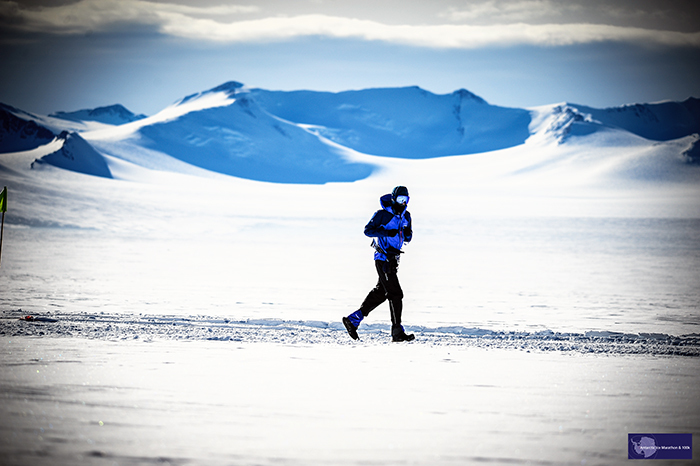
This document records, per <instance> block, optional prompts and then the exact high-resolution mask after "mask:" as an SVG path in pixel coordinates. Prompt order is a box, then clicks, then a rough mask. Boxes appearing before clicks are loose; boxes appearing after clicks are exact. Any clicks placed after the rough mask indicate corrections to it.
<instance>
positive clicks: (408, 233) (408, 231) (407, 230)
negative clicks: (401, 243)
mask: <svg viewBox="0 0 700 466" xmlns="http://www.w3.org/2000/svg"><path fill="white" fill-rule="evenodd" d="M403 236H404V238H406V237H408V236H411V229H410V228H408V227H403Z"/></svg>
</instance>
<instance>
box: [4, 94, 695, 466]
mask: <svg viewBox="0 0 700 466" xmlns="http://www.w3.org/2000/svg"><path fill="white" fill-rule="evenodd" d="M234 88H235V89H236V90H238V89H239V88H238V87H237V86H234ZM224 90H226V89H224ZM236 92H238V91H236ZM416 92H417V91H415V90H404V91H402V92H401V93H399V94H400V96H402V98H403V97H405V96H406V94H413V93H416ZM238 97H240V96H238ZM238 97H237V99H238V100H237V101H238V102H239V103H238V104H236V105H241V104H240V99H239V98H238ZM262 97H265V99H272V98H273V97H275V96H274V95H272V94H270V95H268V94H264V93H260V92H259V95H258V98H260V99H261V101H262ZM292 97H293V98H292ZM297 97H298V96H297V95H291V96H290V98H289V100H288V101H284V102H282V101H280V103H279V105H280V106H281V108H282V109H283V110H284V111H285V112H287V113H285V115H284V116H285V117H287V118H292V117H293V118H295V119H298V120H299V121H297V122H290V121H289V120H286V119H284V118H282V117H281V116H274V115H271V114H270V113H269V112H268V110H269V109H270V108H271V107H272V103H271V101H265V102H264V103H265V105H266V106H267V107H264V106H261V107H260V108H257V107H256V106H255V105H254V102H253V103H250V102H249V103H247V104H246V105H245V106H243V107H241V108H236V109H232V108H230V107H231V106H232V105H234V104H233V103H232V100H231V99H232V96H231V95H229V94H227V93H226V92H223V93H221V92H219V93H216V92H207V93H203V94H201V95H195V96H190V97H188V98H185V99H183V100H182V101H180V102H179V103H177V104H176V105H174V106H173V107H171V108H169V109H166V110H164V111H163V112H161V114H159V115H155V116H152V117H148V118H143V119H139V120H137V121H134V122H132V123H128V124H125V125H121V126H109V125H104V124H99V123H95V122H91V123H90V124H89V125H85V127H84V128H85V129H84V130H81V131H79V133H71V134H64V135H63V137H59V138H57V139H56V140H54V141H53V142H49V143H46V144H43V145H41V146H40V147H37V148H34V149H30V150H28V151H24V152H13V153H3V154H0V188H1V187H2V186H5V185H7V186H8V188H9V198H8V206H9V210H8V212H7V215H6V222H5V232H4V241H3V249H2V266H1V267H0V284H1V286H0V345H2V347H3V350H2V353H1V354H2V356H1V357H2V359H1V360H0V371H1V375H2V376H1V377H0V384H2V390H1V391H0V393H2V395H1V396H2V397H3V402H2V404H1V405H0V416H1V417H2V420H3V422H2V423H0V424H1V427H0V429H1V430H0V439H1V440H0V455H1V456H2V458H3V461H4V462H5V463H7V464H17V465H29V464H32V465H33V464H39V465H41V464H47V465H48V464H66V465H68V464H100V465H101V464H154V463H157V464H167V463H169V464H202V465H204V464H207V465H208V464H236V465H238V464H244V465H254V464H255V465H265V464H289V465H297V464H298V465H306V464H425V465H428V464H473V463H480V462H481V463H489V464H576V465H579V464H589V465H590V464H600V465H608V464H618V463H621V462H623V461H626V458H627V456H626V451H627V434H628V433H632V432H647V431H648V432H690V433H696V434H697V433H698V431H700V410H698V407H697V402H696V400H697V399H698V395H700V389H699V388H698V387H700V383H698V382H699V381H700V380H699V379H700V378H699V377H698V375H697V374H698V355H700V337H699V336H698V334H700V332H699V331H698V326H699V325H700V318H699V317H698V310H699V309H700V292H698V290H697V283H699V282H700V280H698V279H699V278H700V276H699V275H700V274H699V272H698V271H699V270H700V204H698V202H697V199H698V196H699V195H700V166H698V165H697V164H693V163H688V160H686V159H687V158H688V157H691V155H692V154H694V151H695V150H696V148H695V143H696V142H697V137H696V136H693V135H686V136H681V137H679V138H676V139H669V140H651V139H647V138H645V137H643V136H640V134H646V133H645V131H646V132H649V131H650V130H649V129H648V128H646V127H645V126H644V125H642V124H641V123H639V120H634V122H635V123H634V124H631V123H629V124H628V122H627V121H625V120H624V118H622V117H621V116H620V112H617V113H615V114H614V116H615V118H617V119H616V120H615V123H616V124H617V125H619V126H618V127H613V126H609V125H607V126H606V125H605V124H602V123H601V122H600V121H599V120H593V119H592V118H591V116H590V115H588V116H586V115H584V114H582V113H581V112H583V111H584V110H586V108H585V107H575V106H566V105H555V106H546V107H542V108H538V109H531V110H529V111H528V112H529V113H528V115H529V118H530V123H529V124H528V125H527V126H526V129H527V131H528V132H529V134H530V136H529V137H528V138H527V140H526V141H525V142H524V143H518V142H517V141H515V140H512V141H510V142H509V143H507V144H505V145H504V146H503V147H502V148H499V149H497V150H493V151H490V152H475V153H469V154H468V155H457V156H453V157H442V156H439V155H444V154H439V151H440V150H443V149H444V147H443V146H440V145H439V144H438V145H435V144H434V143H433V142H431V141H428V140H427V136H425V137H418V138H417V140H419V142H420V143H421V144H423V146H421V147H422V149H421V150H426V151H428V150H430V151H435V152H431V154H432V155H430V156H427V157H425V158H416V159H406V158H398V157H396V156H395V154H394V155H392V154H390V153H387V154H384V155H385V156H383V157H380V156H377V155H368V154H365V153H361V152H358V151H356V150H354V149H353V148H351V147H349V146H350V145H351V144H354V143H356V144H357V147H360V146H362V147H370V146H372V145H373V144H375V145H376V144H379V143H381V140H382V136H381V135H382V133H381V132H382V131H395V130H396V129H395V127H394V126H392V121H393V120H391V119H388V120H387V119H380V118H379V117H378V116H377V115H379V112H380V110H377V108H375V107H371V106H367V105H364V104H363V102H362V101H359V102H357V101H354V102H353V103H352V105H349V104H347V105H346V106H344V107H343V111H344V112H345V113H343V112H341V113H340V114H341V115H343V117H344V118H345V120H344V121H345V123H346V124H347V126H345V127H343V128H340V127H331V126H332V124H335V123H334V122H333V121H332V118H330V117H329V116H328V115H325V114H311V113H309V114H307V113H304V112H301V111H300V110H298V109H297V110H294V109H295V107H294V105H295V102H296V100H294V99H296V98H297ZM322 97H323V98H324V99H325V98H331V97H333V96H330V97H329V96H322ZM356 97H357V96H356V95H354V94H353V98H356ZM360 97H362V96H360ZM428 97H429V96H428ZM275 98H277V97H275ZM357 98H359V97H357ZM441 99H443V98H440V99H438V98H432V97H431V98H430V99H429V100H430V101H429V105H431V106H435V105H438V104H439V102H441V101H442V100H441ZM445 99H447V98H445ZM450 99H458V101H459V102H461V104H460V105H461V106H460V107H459V109H457V107H454V108H455V109H456V110H454V112H453V113H450V112H452V110H449V111H448V112H447V113H446V114H445V115H447V116H445V115H443V116H442V117H441V118H443V119H448V117H449V115H458V116H459V120H460V121H468V118H467V117H468V116H469V115H467V113H468V110H469V108H471V109H472V111H473V110H474V108H477V109H480V108H482V107H480V105H485V103H483V102H479V101H478V98H475V96H471V95H467V94H464V93H461V94H455V95H454V96H452V97H450ZM443 100H444V99H443ZM251 102H252V101H251ZM378 102H381V101H380V100H379V101H378ZM451 102H452V101H451V100H450V101H449V102H448V103H450V105H452V103H451ZM283 104H284V105H283ZM334 105H335V104H334ZM363 105H364V106H363ZM426 105H428V104H426ZM263 107H264V108H263ZM451 108H452V107H448V109H451ZM484 108H485V107H484ZM664 108H666V107H664ZM293 110H294V111H293ZM457 110H459V112H466V113H464V115H462V114H460V113H459V112H458V111H457ZM209 111H211V112H214V113H207V112H209ZM246 111H249V112H250V113H246ZM281 111H282V110H280V112H281ZM202 112H203V113H202ZM227 112H231V113H227ZM372 112H374V113H372ZM491 112H496V113H497V114H498V115H502V114H503V115H510V116H512V117H513V120H512V121H513V122H515V123H513V124H516V123H517V124H522V121H521V120H522V118H523V113H522V112H520V111H511V110H508V109H505V110H503V112H504V113H499V112H501V110H499V109H498V108H488V109H486V110H484V111H483V113H482V114H481V115H482V116H483V117H484V126H483V128H482V130H483V134H488V131H489V130H491V129H493V127H492V126H489V124H488V122H486V119H485V116H486V115H490V114H491ZM623 113H624V112H623ZM638 113H640V112H639V111H638ZM251 114H252V115H253V116H250V115H251ZM397 114H399V116H401V115H402V113H401V112H397ZM641 114H642V115H644V112H641ZM231 115H236V117H235V118H248V117H246V116H245V115H248V116H250V118H255V120H256V121H259V122H262V123H261V124H263V125H268V126H265V127H264V128H263V129H260V128H258V129H255V131H260V133H258V134H264V135H269V136H270V138H272V139H267V140H266V141H267V142H266V143H267V144H275V143H276V142H275V141H278V140H277V139H274V138H276V137H284V138H287V139H290V140H293V141H296V142H299V144H301V146H300V147H302V148H306V149H309V150H311V149H313V150H315V151H316V152H315V155H314V157H317V159H314V160H316V162H315V163H316V164H317V165H315V166H308V167H305V168H303V169H300V170H299V171H298V172H294V173H288V175H289V176H290V179H288V180H286V181H293V180H292V179H291V178H293V177H297V176H299V177H302V178H303V177H308V178H309V179H311V181H309V182H310V183H314V184H304V183H289V182H285V183H272V182H269V180H268V181H254V180H253V179H244V178H238V177H231V176H227V175H226V173H227V170H229V169H231V170H234V171H235V170H238V169H239V168H240V167H238V166H235V164H234V165H231V166H227V167H228V168H226V169H225V170H224V169H221V170H217V171H208V170H207V168H212V167H214V166H215V167H221V166H222V165H221V164H224V163H225V160H227V159H226V157H227V156H225V154H224V152H222V150H223V149H222V147H223V146H217V145H216V143H214V142H210V141H209V140H207V139H205V138H204V136H205V135H206V134H209V135H210V136H211V135H213V134H217V135H219V136H221V135H224V136H226V137H233V138H234V139H233V140H235V141H239V142H240V141H242V140H243V139H241V137H242V136H241V135H242V134H243V133H244V132H245V131H246V130H247V129H246V128H252V126H246V125H252V123H250V122H248V123H245V125H244V124H243V123H239V122H238V121H239V120H236V123H235V124H236V125H238V126H236V127H235V128H234V127H233V126H225V124H226V122H227V121H229V120H228V119H230V118H232V117H231ZM460 115H461V116H460ZM470 115H471V114H470ZM596 115H597V116H596V118H599V119H600V118H604V117H605V115H604V114H602V113H601V114H600V115H598V114H596ZM624 115H627V114H626V113H624V114H623V116H624ZM399 116H396V115H393V114H392V116H391V118H398V117H399ZM470 118H473V115H471V117H470ZM301 120H303V121H301ZM408 120H410V119H407V121H408ZM202 121H206V122H208V123H211V125H210V126H202V125H201V124H199V123H201V122H202ZM241 121H242V120H241ZM245 121H248V120H245ZM251 121H252V120H251ZM348 121H349V123H348ZM411 121H412V120H411ZM440 121H443V120H440ZM445 121H447V120H445ZM42 122H43V123H44V124H46V125H47V127H51V128H52V129H55V128H56V125H59V126H60V125H61V124H63V123H60V122H58V119H56V118H53V119H49V118H47V119H44V120H42ZM198 122H199V123H198ZM213 122H216V125H219V126H216V127H215V126H214V123H213ZM321 123H323V124H321ZM66 124H70V125H73V126H71V128H73V129H69V130H70V131H75V129H76V128H79V127H80V125H81V123H80V122H75V121H71V122H69V123H66ZM421 124H423V123H421V122H420V121H418V122H417V123H415V127H414V128H413V129H414V131H416V132H419V131H425V133H421V134H429V133H430V131H432V129H431V128H432V126H430V125H427V126H426V127H421V126H420V125H421ZM436 124H437V123H436ZM52 125H53V126H52ZM625 125H627V127H629V128H631V129H629V130H623V129H621V128H623V127H624V126H625ZM144 128H148V129H147V130H145V129H144ZM164 128H170V129H169V130H168V131H164ZM364 128H370V130H367V131H365V129H364ZM421 128H422V129H421ZM426 128H427V129H426ZM472 129H473V128H472ZM234 130H235V132H237V133H236V134H234ZM632 130H634V131H636V133H635V132H631V131H632ZM188 131H190V133H187V132H188ZM251 131H252V130H251ZM377 131H379V133H377ZM465 131H469V129H467V130H465ZM499 131H504V130H499ZM667 132H669V133H670V132H672V131H671V130H669V131H667ZM274 134H277V135H278V136H274V137H273V136H272V135H274ZM174 135H175V136H177V135H179V136H182V139H180V140H176V139H174ZM279 135H282V136H279ZM212 137H213V136H212ZM492 137H493V136H492ZM146 140H147V141H146ZM153 141H160V145H159V146H154V145H153ZM183 141H187V144H185V142H183ZM212 141H213V139H212ZM230 141H232V140H229V142H230ZM249 142H250V141H249ZM491 143H493V144H495V143H494V142H493V141H491ZM241 144H242V145H241V147H247V148H248V149H246V150H255V149H256V146H255V145H254V144H252V143H251V144H250V145H248V146H246V144H247V143H241ZM454 144H455V147H457V146H459V144H462V143H461V142H459V141H455V142H454ZM484 144H487V142H484ZM192 147H198V148H199V150H200V151H201V152H202V153H203V154H207V153H208V152H207V150H208V149H211V150H212V154H213V155H212V157H213V158H214V159H215V160H214V162H211V163H210V162H202V163H200V164H199V165H197V164H192V163H189V162H191V160H190V159H189V157H191V154H192V152H190V151H191V150H193V149H192ZM460 147H467V146H460ZM469 147H472V146H469ZM387 150H388V149H387ZM465 150H466V149H465ZM302 154H303V151H301V152H300V153H299V154H297V155H299V156H300V157H301V155H302ZM436 154H437V155H436ZM688 154H691V155H688ZM239 155H240V154H239ZM217 157H218V158H217ZM684 157H686V159H684ZM292 159H293V158H292ZM37 160H42V163H40V162H37ZM232 160H234V161H236V160H238V159H235V158H234V159H232ZM324 160H325V161H327V162H328V165H324V163H325V162H323V161H324ZM266 163H267V162H266ZM287 163H288V164H294V163H296V162H294V160H291V161H290V160H286V161H285V162H284V163H283V164H281V165H280V167H282V168H281V169H280V170H278V171H276V172H275V175H274V176H276V177H284V176H286V175H285V174H286V173H287V172H285V170H287V168H284V167H285V165H284V164H287ZM212 164H213V165H212ZM319 164H320V165H319ZM57 166H59V167H63V168H70V169H72V170H74V171H68V170H64V169H61V168H57ZM290 166H291V165H290ZM231 167H233V168H231ZM343 167H346V168H347V167H351V168H352V170H355V171H352V170H351V171H350V172H346V171H344V168H343ZM367 167H369V168H367ZM325 168H327V170H326V171H324V169H325ZM366 168H367V170H368V171H367V172H364V171H363V170H365V169H366ZM87 173H90V174H87ZM362 173H365V175H367V174H369V176H366V177H363V176H360V175H362ZM94 175H99V176H94ZM346 175H347V176H349V177H350V178H351V179H353V180H355V181H352V182H328V181H333V180H336V181H339V179H342V178H343V177H344V176H346ZM265 176H267V175H265V174H262V175H260V176H259V178H265ZM324 176H325V177H327V178H328V179H324ZM319 180H320V181H319ZM324 181H325V182H324ZM399 184H402V185H406V186H408V188H409V190H410V194H411V201H410V204H409V210H410V211H411V214H412V216H413V218H414V240H413V241H412V243H411V244H409V245H407V247H406V248H405V250H406V254H404V256H403V257H402V261H401V268H400V278H401V283H402V286H403V288H404V292H405V295H406V298H405V307H404V309H405V310H404V323H405V325H406V327H407V330H409V331H411V332H413V333H415V334H416V336H417V339H416V341H415V342H411V343H402V344H392V343H390V342H389V331H388V330H389V329H388V327H389V325H388V324H389V315H388V314H389V313H388V310H387V308H386V307H380V308H378V309H377V310H376V311H374V313H373V314H371V315H370V317H369V318H368V319H366V320H365V321H364V322H363V324H362V325H361V327H360V335H361V338H362V339H361V341H360V342H354V341H351V340H350V339H349V337H348V336H347V334H346V333H345V331H344V330H343V329H342V325H341V324H340V317H342V316H344V315H347V314H349V313H350V312H353V311H354V310H355V309H357V307H358V306H359V304H360V303H361V301H362V299H363V298H364V296H365V294H366V293H367V291H369V289H370V288H371V287H372V286H374V284H375V282H376V276H375V272H374V268H373V263H372V253H373V251H372V249H371V248H370V247H369V243H370V240H369V238H366V237H364V235H363V234H362V229H363V227H364V225H365V223H366V222H367V221H368V220H369V218H370V216H371V215H372V213H373V212H374V211H375V210H376V209H378V208H379V196H380V195H382V194H384V193H386V192H389V191H390V190H391V189H392V188H393V187H394V186H396V185H399ZM26 315H33V316H38V317H42V318H46V319H49V320H51V321H46V322H41V321H39V322H32V321H21V320H19V319H18V318H19V317H21V316H26ZM696 437H697V435H696Z"/></svg>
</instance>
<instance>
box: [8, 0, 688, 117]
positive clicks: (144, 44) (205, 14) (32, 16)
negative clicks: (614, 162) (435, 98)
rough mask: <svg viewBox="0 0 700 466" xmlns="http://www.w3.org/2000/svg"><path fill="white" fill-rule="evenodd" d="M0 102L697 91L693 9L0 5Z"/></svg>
mask: <svg viewBox="0 0 700 466" xmlns="http://www.w3.org/2000/svg"><path fill="white" fill-rule="evenodd" d="M0 53H1V56H2V58H1V61H0V63H1V66H2V70H1V71H2V72H1V73H0V76H1V77H0V80H1V88H0V102H3V103H6V104H9V105H13V106H15V107H19V108H21V109H24V110H28V111H31V112H37V113H43V114H47V113H51V112H55V111H59V110H64V111H70V110H77V109H80V108H93V107H97V106H103V105H110V104H114V103H121V104H123V105H125V106H126V107H127V108H129V109H130V110H132V111H134V112H136V113H146V114H153V113H155V112H157V111H159V110H161V109H162V108H164V107H166V106H167V105H169V104H171V103H173V102H174V101H176V100H178V99H179V98H181V97H184V96H185V95H188V94H192V93H195V92H200V91H203V90H206V89H209V88H212V87H215V86H217V85H219V84H221V83H223V82H226V81H230V80H235V81H239V82H242V83H244V84H246V85H248V86H251V87H261V88H265V89H272V90H296V89H311V90H324V91H342V90H348V89H363V88H368V87H396V86H410V85H417V86H420V87H422V88H424V89H427V90H429V91H432V92H435V93H440V94H443V93H449V92H452V91H454V90H457V89H460V88H465V89H468V90H469V91H471V92H473V93H475V94H477V95H479V96H481V97H483V98H484V99H486V100H487V101H489V102H490V103H493V104H497V105H504V106H514V107H532V106H537V105H545V104H552V103H558V102H563V101H567V102H574V103H580V104H586V105H591V106H594V107H609V106H616V105H621V104H625V103H636V102H654V101H660V100H684V99H686V98H688V97H690V96H695V97H700V2H698V1H697V0H663V1H652V0H621V1H620V0H618V1H615V0H612V1H611V0H607V1H598V0H563V1H559V0H473V1H471V0H470V1H464V0H462V1H460V0H429V1H414V2H409V1H405V0H403V1H398V0H397V1H394V0H388V1H382V0H349V1H342V0H262V1H260V0H258V1H245V0H241V1H238V2H226V1H223V0H196V1H195V0H150V1H144V0H20V1H5V0H0Z"/></svg>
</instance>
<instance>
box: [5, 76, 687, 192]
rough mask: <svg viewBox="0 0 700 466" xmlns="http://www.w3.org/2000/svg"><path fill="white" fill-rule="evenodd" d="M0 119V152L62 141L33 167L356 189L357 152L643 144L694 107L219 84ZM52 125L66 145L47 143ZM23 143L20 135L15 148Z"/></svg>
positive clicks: (674, 129) (678, 126) (672, 131)
mask: <svg viewBox="0 0 700 466" xmlns="http://www.w3.org/2000/svg"><path fill="white" fill-rule="evenodd" d="M122 109H123V111H122ZM0 112H1V113H0V114H1V115H3V120H0V121H3V122H4V123H3V127H2V128H0V153H3V152H15V151H17V150H29V149H32V148H34V147H37V146H39V145H41V144H46V143H48V142H49V141H50V140H53V139H54V138H55V137H63V139H65V140H66V141H70V144H68V145H67V146H66V147H67V148H70V155H71V156H72V157H73V159H71V157H67V156H66V154H65V153H63V154H59V155H60V156H59V155H52V156H51V157H49V156H45V157H42V159H41V162H42V163H49V164H54V165H56V166H59V167H61V168H64V169H69V170H74V171H78V172H81V173H87V174H94V175H96V176H103V177H110V176H111V174H110V173H109V169H108V168H107V169H106V170H105V168H106V167H107V165H108V164H107V163H106V161H105V160H106V159H105V156H111V157H115V158H118V159H123V160H126V161H128V162H131V163H134V164H136V165H142V166H147V167H150V168H155V169H158V166H159V162H158V160H164V158H172V159H176V160H178V161H179V162H184V163H186V164H189V165H192V166H195V167H198V168H203V169H205V170H209V171H213V172H217V173H222V174H225V175H230V176H236V177H240V178H246V179H252V180H257V181H268V182H277V183H311V184H318V183H328V182H347V181H355V180H358V179H363V178H366V177H368V176H369V175H371V174H372V173H373V172H374V171H375V170H376V168H377V167H375V166H374V165H373V164H372V162H371V160H370V161H369V162H368V160H369V159H367V158H366V157H364V154H366V155H370V156H379V157H386V158H402V159H428V158H438V157H446V156H459V155H469V154H478V153H486V152H493V151H498V150H502V149H508V148H512V147H516V146H519V145H523V144H525V143H526V142H528V141H530V142H531V143H532V142H534V141H539V143H540V144H545V143H554V144H558V145H562V144H567V142H568V141H569V140H571V138H581V137H586V136H590V135H593V134H594V133H600V134H604V133H610V132H612V133H615V134H617V133H619V134H620V135H624V134H629V135H630V137H638V138H643V139H646V140H650V141H671V140H676V139H680V138H684V137H688V136H692V135H693V134H698V133H700V100H698V99H696V98H689V99H687V100H685V101H683V102H661V103H653V104H632V105H627V106H621V107H610V108H607V109H595V108H592V107H587V106H584V105H580V104H569V103H563V104H555V105H549V106H543V107H538V108H536V109H518V108H509V107H499V106H495V105H491V104H489V103H488V102H486V101H485V100H484V99H482V98H481V97H479V96H477V95H475V94H473V93H471V92H469V91H468V90H466V89H458V90H456V91H454V92H452V93H449V94H434V93H431V92H429V91H426V90H424V89H421V88H420V87H417V86H408V87H396V88H373V89H363V90H354V91H342V92H335V93H332V92H320V91H309V90H299V91H269V90H265V89H259V88H249V87H247V86H245V85H244V84H242V83H240V82H237V81H228V82H226V83H223V84H221V85H219V86H216V87H214V88H211V89H209V90H205V91H203V92H199V93H195V94H190V95H188V96H186V97H184V98H182V99H180V100H178V101H176V102H175V103H174V104H173V105H171V106H170V107H167V108H166V109H164V110H163V111H161V112H159V113H158V114H156V115H153V116H150V117H146V116H143V115H133V114H132V113H131V112H129V111H128V110H126V109H125V108H124V107H123V106H121V105H119V104H116V105H113V106H110V107H98V108H97V109H92V110H90V109H84V110H80V111H77V112H57V113H56V114H52V115H51V116H48V117H42V116H37V115H31V114H29V113H26V112H23V111H21V110H19V109H15V108H14V107H10V106H7V105H1V104H0ZM124 112H127V113H124ZM91 114H92V116H91V118H96V116H100V115H101V116H103V117H104V116H105V115H107V116H110V117H111V116H114V115H121V117H120V118H122V119H124V118H125V119H127V120H128V119H130V120H131V121H125V123H123V124H119V125H110V124H106V125H103V126H94V125H93V126H89V125H83V126H82V127H84V128H85V129H84V130H82V131H76V130H75V124H78V125H81V124H82V122H84V121H85V120H80V118H83V117H90V115H91ZM129 115H131V116H129ZM60 117H63V119H61V118H60ZM56 118H58V120H56ZM61 121H63V122H65V125H66V126H65V129H63V130H64V131H68V132H67V133H66V134H68V136H66V134H64V135H62V136H61V135H60V134H59V136H56V134H57V133H59V131H56V130H57V129H62V127H61V125H63V124H64V123H61ZM92 121H97V120H92ZM105 122H106V121H105V120H104V119H103V121H102V122H101V123H105ZM70 123H73V124H74V125H73V126H71V125H70ZM52 130H53V131H52ZM25 133H27V134H30V137H25V138H24V139H22V137H21V135H22V134H25ZM622 139H623V140H624V139H625V138H622ZM628 139H629V138H628ZM11 141H20V142H21V144H19V143H17V142H11ZM684 144H686V146H687V143H684ZM64 145H65V144H64ZM686 146H684V147H686ZM697 146H698V144H697V138H695V139H694V140H692V141H691V142H690V146H689V147H688V148H686V149H685V151H684V153H683V154H679V157H678V158H679V160H681V159H682V160H684V161H685V163H688V164H695V163H697V159H698V156H697V151H698V147H697ZM82 152H84V154H83V155H80V154H78V153H82ZM76 154H78V156H77V160H78V162H79V163H78V162H75V160H74V159H76ZM144 154H146V155H144ZM148 154H154V157H155V158H154V159H153V160H152V162H148V160H146V159H145V158H144V157H146V158H147V157H148ZM354 154H358V155H360V154H361V155H363V157H364V158H363V157H360V158H357V157H356V156H355V155H354ZM99 158H102V159H104V160H103V161H101V162H99V161H98V159H99Z"/></svg>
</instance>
